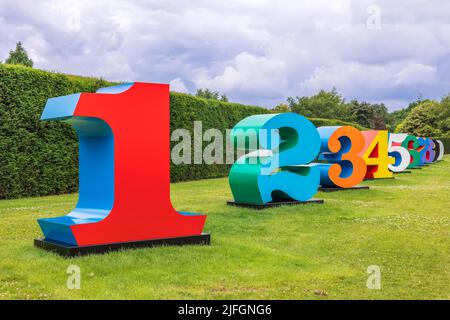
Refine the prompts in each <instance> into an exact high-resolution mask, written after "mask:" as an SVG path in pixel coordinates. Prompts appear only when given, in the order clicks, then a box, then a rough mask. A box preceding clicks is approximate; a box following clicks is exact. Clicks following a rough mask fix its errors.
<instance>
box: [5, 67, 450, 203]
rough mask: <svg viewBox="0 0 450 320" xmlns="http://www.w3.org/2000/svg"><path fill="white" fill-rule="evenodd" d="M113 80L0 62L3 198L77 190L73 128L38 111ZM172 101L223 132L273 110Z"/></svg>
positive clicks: (179, 117)
mask: <svg viewBox="0 0 450 320" xmlns="http://www.w3.org/2000/svg"><path fill="white" fill-rule="evenodd" d="M113 84H114V83H111V82H106V81H104V80H101V79H95V78H86V77H77V76H71V75H64V74H57V73H51V72H45V71H41V70H35V69H31V68H27V67H22V66H13V65H1V64H0V199H6V198H17V197H25V196H41V195H49V194H59V193H68V192H75V191H77V189H78V144H77V138H76V135H75V132H74V131H73V129H72V128H71V127H70V126H69V125H66V124H64V123H60V122H45V121H40V120H39V118H40V115H41V113H42V110H43V108H44V105H45V102H46V101H47V99H48V98H51V97H57V96H62V95H67V94H71V93H77V92H94V91H96V90H97V89H98V88H100V87H105V86H109V85H113ZM170 105H171V110H170V114H171V120H170V126H171V129H172V130H174V129H177V128H185V129H188V130H190V131H191V132H192V131H193V122H194V121H202V123H203V131H205V130H207V129H209V128H217V129H220V130H222V132H225V130H226V129H229V128H233V127H234V125H235V124H236V123H237V122H239V121H240V120H242V119H243V118H245V117H247V116H250V115H253V114H261V113H267V112H269V111H268V110H266V109H264V108H260V107H252V106H244V105H241V104H237V103H227V102H220V101H216V100H206V99H201V98H196V97H194V96H191V95H187V94H182V93H171V94H170ZM311 121H312V122H313V123H314V124H315V125H316V126H325V125H344V124H349V123H346V122H342V121H338V120H328V119H311ZM192 136H193V135H192ZM168 138H169V137H168ZM176 143H177V142H172V143H171V145H172V146H173V145H175V144H176ZM206 144H207V143H204V146H205V145H206ZM449 149H450V148H449ZM447 150H448V149H447ZM228 170H229V166H228V165H225V164H224V165H206V164H191V165H184V164H182V165H172V166H171V180H172V181H183V180H195V179H202V178H212V177H223V176H226V175H227V174H228Z"/></svg>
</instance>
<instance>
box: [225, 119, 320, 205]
mask: <svg viewBox="0 0 450 320" xmlns="http://www.w3.org/2000/svg"><path fill="white" fill-rule="evenodd" d="M251 139H254V141H255V143H254V146H253V148H252V146H251V145H249V143H247V142H246V143H239V141H249V140H251ZM231 141H233V143H234V145H235V146H237V147H238V148H240V149H247V151H250V152H249V153H247V154H246V155H244V156H242V157H241V158H239V159H238V160H237V161H236V163H235V164H234V165H233V167H232V168H231V171H230V175H229V182H230V186H231V191H232V193H233V197H234V200H235V202H236V203H246V204H266V203H269V202H272V201H277V200H297V201H306V200H308V199H309V198H311V197H312V196H313V195H314V194H315V193H316V192H317V190H318V187H319V182H320V172H319V168H317V167H315V166H312V165H309V163H310V162H312V161H313V160H314V159H315V158H316V156H317V154H318V152H319V149H320V138H319V134H318V133H317V130H316V128H315V127H314V125H313V124H312V123H311V122H310V121H309V120H307V119H306V118H304V117H302V116H300V115H298V114H294V113H284V114H265V115H255V116H250V117H247V118H245V119H244V120H242V121H241V122H239V123H238V124H237V125H236V126H235V127H234V128H233V130H232V132H231Z"/></svg>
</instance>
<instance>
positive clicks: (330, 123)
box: [309, 118, 372, 131]
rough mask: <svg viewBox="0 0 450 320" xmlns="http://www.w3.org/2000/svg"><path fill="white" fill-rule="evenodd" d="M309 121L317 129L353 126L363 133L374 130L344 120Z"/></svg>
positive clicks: (312, 119) (316, 119) (319, 119)
mask: <svg viewBox="0 0 450 320" xmlns="http://www.w3.org/2000/svg"><path fill="white" fill-rule="evenodd" d="M309 121H311V122H312V123H314V125H315V126H316V127H327V126H329V127H334V126H352V127H355V128H356V129H358V130H361V131H362V130H372V129H367V128H364V127H363V126H360V125H359V124H357V123H354V122H347V121H342V120H337V119H322V118H309Z"/></svg>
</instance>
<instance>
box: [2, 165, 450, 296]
mask: <svg viewBox="0 0 450 320" xmlns="http://www.w3.org/2000/svg"><path fill="white" fill-rule="evenodd" d="M365 184H367V185H369V186H370V188H371V189H370V190H357V191H345V192H335V193H322V192H320V193H319V194H318V195H317V197H318V198H323V199H325V200H326V203H325V204H324V205H307V206H294V207H282V208H273V209H267V210H264V211H254V210H251V209H240V208H235V207H227V206H226V204H225V201H226V200H227V199H230V198H231V193H230V190H229V187H228V183H227V179H213V180H202V181H196V182H184V183H177V184H173V185H172V200H173V203H174V205H175V207H176V208H177V209H179V210H184V211H193V212H203V213H206V214H208V220H207V224H206V227H205V231H207V232H210V233H211V235H212V245H211V246H210V247H202V246H189V247H161V248H152V249H139V250H128V251H121V252H115V253H110V254H105V255H93V256H87V257H81V258H73V259H64V258H61V257H59V256H57V255H55V254H52V253H48V252H46V251H42V250H39V249H36V248H34V247H33V238H35V237H38V236H40V235H41V234H40V230H39V227H38V225H37V223H36V219H37V218H39V217H50V216H58V215H63V214H66V213H67V212H69V211H70V209H71V208H72V207H73V206H74V205H75V202H76V199H77V195H75V194H72V195H63V196H51V197H42V198H29V199H20V200H6V201H0V298H2V299H101V298H107V299H121V298H124V299H134V298H136V299H218V298H223V299H263V298H264V299H341V298H342V299H426V298H430V299H449V298H450V268H449V262H450V209H449V208H450V157H449V156H446V158H445V159H444V161H442V162H439V163H436V164H432V165H429V166H427V167H425V168H424V169H422V170H414V171H413V172H412V173H411V174H401V175H397V176H396V179H395V180H378V181H368V182H365ZM69 265H77V266H79V267H80V268H81V289H80V290H69V289H67V286H66V281H67V277H68V275H67V274H66V270H67V267H68V266H69ZM370 265H378V266H379V267H380V268H381V286H382V287H381V290H371V289H368V288H367V287H366V281H367V277H368V274H367V273H366V270H367V267H368V266H370Z"/></svg>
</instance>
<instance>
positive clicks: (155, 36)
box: [0, 0, 450, 108]
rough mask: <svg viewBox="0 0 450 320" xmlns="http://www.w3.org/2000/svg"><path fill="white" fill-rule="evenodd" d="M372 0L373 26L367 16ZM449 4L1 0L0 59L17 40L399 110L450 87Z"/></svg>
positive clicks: (242, 86)
mask: <svg viewBox="0 0 450 320" xmlns="http://www.w3.org/2000/svg"><path fill="white" fill-rule="evenodd" d="M373 4H375V5H378V6H379V8H380V10H381V25H380V27H381V28H380V29H379V30H378V29H377V30H371V29H368V28H367V26H366V21H367V18H368V14H367V8H368V7H369V6H371V5H373ZM448 12H450V2H449V1H445V0H440V1H432V2H430V1H425V0H418V1H414V2H411V1H407V0H399V1H395V2H394V1H388V0H377V1H372V0H370V1H369V0H358V1H356V0H354V1H351V0H336V1H332V2H330V1H327V0H309V1H296V0H285V1H268V0H252V1H248V0H245V1H244V0H229V1H226V2H220V1H206V0H192V1H181V0H179V1H175V0H174V1H164V2H161V1H156V0H132V1H120V0H96V1H89V0H78V1H72V2H70V3H68V2H67V1H66V0H42V1H39V3H38V4H37V3H36V2H35V1H31V0H21V1H12V0H2V1H1V2H0V30H2V41H1V42H0V59H1V60H4V58H5V57H6V56H7V54H8V51H9V50H10V49H11V48H13V47H14V45H15V42H16V41H18V40H22V41H23V43H24V45H25V47H26V48H27V49H28V50H29V53H30V55H31V57H32V58H33V59H34V61H35V66H36V67H37V68H43V69H48V70H57V71H63V72H68V73H75V74H84V75H91V76H102V77H104V78H106V79H110V80H116V81H133V80H136V81H149V82H166V83H171V85H172V88H174V89H175V90H178V91H190V92H194V91H195V90H196V89H197V88H199V87H209V88H211V89H213V90H217V91H220V92H223V93H226V94H227V96H228V97H230V98H231V99H232V100H233V101H238V102H244V103H251V104H260V105H264V106H267V107H271V106H273V105H275V104H277V103H279V102H282V101H284V100H285V99H286V97H287V96H296V95H305V94H312V93H314V92H315V91H316V90H318V89H321V88H325V89H329V88H331V87H336V88H337V89H338V91H341V92H342V93H343V94H344V95H345V96H346V98H348V99H350V98H353V97H356V98H359V99H365V100H368V101H385V102H386V103H387V104H388V106H389V103H391V104H392V108H398V106H399V105H400V104H402V103H404V104H405V105H406V104H407V101H408V100H413V99H415V98H416V97H417V95H418V94H419V93H421V94H423V96H424V97H430V98H439V97H440V96H442V95H443V94H445V93H446V92H448V91H449V89H448V88H450V63H449V62H448V61H449V57H450V32H449V30H450V20H449V19H448Z"/></svg>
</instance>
